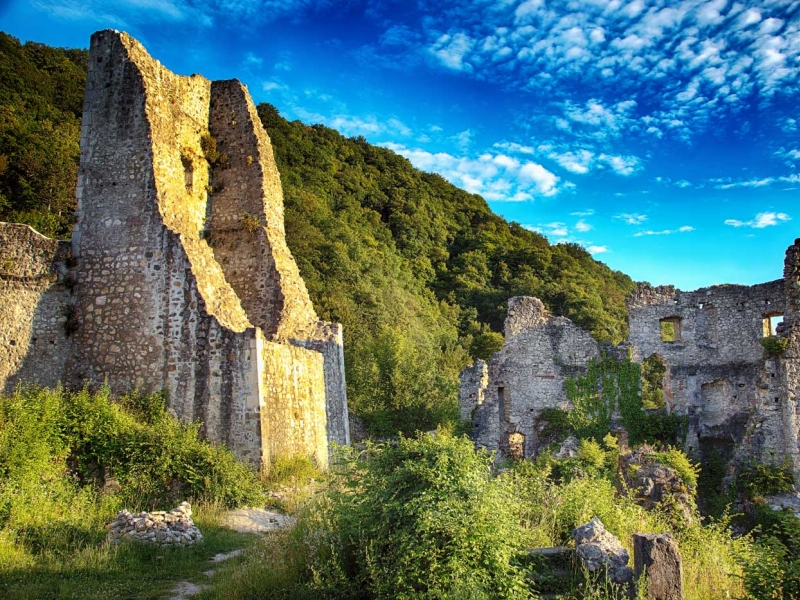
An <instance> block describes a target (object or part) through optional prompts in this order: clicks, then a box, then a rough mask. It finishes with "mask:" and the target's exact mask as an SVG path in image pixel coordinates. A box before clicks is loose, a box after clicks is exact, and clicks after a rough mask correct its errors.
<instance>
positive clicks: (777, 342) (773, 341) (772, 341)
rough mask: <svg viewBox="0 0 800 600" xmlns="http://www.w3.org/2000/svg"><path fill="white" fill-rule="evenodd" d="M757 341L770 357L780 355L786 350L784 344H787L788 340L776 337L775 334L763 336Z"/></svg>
mask: <svg viewBox="0 0 800 600" xmlns="http://www.w3.org/2000/svg"><path fill="white" fill-rule="evenodd" d="M759 341H760V342H761V345H762V346H763V347H764V351H765V352H766V354H767V356H770V357H774V356H780V355H781V354H783V351H784V350H786V346H787V345H788V344H789V340H788V339H787V338H783V337H778V336H777V335H771V336H769V337H764V338H761V340H759Z"/></svg>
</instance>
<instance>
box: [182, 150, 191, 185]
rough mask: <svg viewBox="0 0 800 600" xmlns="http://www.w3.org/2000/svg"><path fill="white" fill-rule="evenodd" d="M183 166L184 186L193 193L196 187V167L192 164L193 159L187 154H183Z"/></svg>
mask: <svg viewBox="0 0 800 600" xmlns="http://www.w3.org/2000/svg"><path fill="white" fill-rule="evenodd" d="M181 164H183V184H184V185H185V186H186V191H187V192H191V191H192V188H193V187H194V165H193V164H192V159H191V158H190V157H189V156H187V155H186V154H182V155H181Z"/></svg>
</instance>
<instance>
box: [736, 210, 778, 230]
mask: <svg viewBox="0 0 800 600" xmlns="http://www.w3.org/2000/svg"><path fill="white" fill-rule="evenodd" d="M791 220H792V218H791V217H790V216H789V215H787V214H786V213H782V212H762V213H758V214H757V215H756V216H755V218H753V219H750V220H749V221H740V220H738V219H725V225H730V226H731V227H751V228H753V229H764V228H765V227H771V226H773V225H778V224H779V223H781V222H784V221H791Z"/></svg>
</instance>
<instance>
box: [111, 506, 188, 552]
mask: <svg viewBox="0 0 800 600" xmlns="http://www.w3.org/2000/svg"><path fill="white" fill-rule="evenodd" d="M108 540H109V542H111V543H112V544H118V543H120V542H122V541H132V542H143V543H147V544H157V545H159V546H191V545H193V544H197V543H198V542H202V541H203V534H202V533H200V530H199V529H198V528H197V526H196V525H195V524H194V521H192V506H191V505H190V504H189V503H188V502H181V503H180V504H179V505H178V507H177V508H173V509H172V510H171V511H169V512H166V511H155V512H151V513H148V512H140V513H130V512H128V511H127V510H121V511H120V512H119V513H118V514H117V518H116V519H114V521H113V522H112V523H111V525H110V528H109V532H108Z"/></svg>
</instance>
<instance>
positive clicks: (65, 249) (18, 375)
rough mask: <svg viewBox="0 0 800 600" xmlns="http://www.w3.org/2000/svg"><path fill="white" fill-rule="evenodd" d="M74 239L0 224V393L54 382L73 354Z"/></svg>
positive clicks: (11, 224)
mask: <svg viewBox="0 0 800 600" xmlns="http://www.w3.org/2000/svg"><path fill="white" fill-rule="evenodd" d="M68 260H69V244H68V243H66V242H59V241H57V240H51V239H49V238H46V237H44V236H43V235H40V234H39V233H37V232H36V231H34V230H33V229H31V228H30V227H28V226H27V225H20V224H17V223H0V392H2V393H6V394H8V393H11V392H12V391H13V390H14V389H15V388H16V386H17V385H18V384H20V383H37V384H40V385H44V386H50V387H52V386H55V385H56V384H57V383H58V382H59V381H60V380H61V377H62V375H63V373H64V364H65V361H66V358H67V356H68V354H69V337H68V335H67V334H68V332H69V331H70V327H71V325H72V320H71V313H70V312H69V298H70V293H69V288H68V285H69V281H68V280H67V278H66V275H67V265H66V263H67V261H68Z"/></svg>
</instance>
